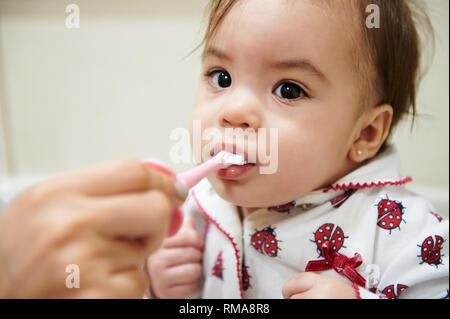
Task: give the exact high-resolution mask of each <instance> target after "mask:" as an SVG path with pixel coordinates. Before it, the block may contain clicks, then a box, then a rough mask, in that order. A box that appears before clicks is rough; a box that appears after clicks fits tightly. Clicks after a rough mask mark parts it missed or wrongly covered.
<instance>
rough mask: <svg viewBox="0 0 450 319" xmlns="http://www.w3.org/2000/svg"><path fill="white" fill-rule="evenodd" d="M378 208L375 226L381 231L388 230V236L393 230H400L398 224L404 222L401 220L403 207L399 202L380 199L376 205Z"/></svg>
mask: <svg viewBox="0 0 450 319" xmlns="http://www.w3.org/2000/svg"><path fill="white" fill-rule="evenodd" d="M376 206H377V208H378V222H377V225H378V226H380V227H381V228H383V229H387V230H389V234H391V231H392V230H393V229H396V228H398V229H400V223H401V222H402V221H403V222H404V223H406V221H405V220H404V219H403V210H404V209H405V207H404V206H403V205H402V203H401V202H399V201H396V200H391V199H389V197H387V195H386V198H385V199H382V200H380V201H379V202H378V204H377V205H376Z"/></svg>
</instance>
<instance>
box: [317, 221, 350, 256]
mask: <svg viewBox="0 0 450 319" xmlns="http://www.w3.org/2000/svg"><path fill="white" fill-rule="evenodd" d="M345 238H348V237H345V236H344V232H343V231H342V228H341V227H339V226H335V225H334V224H331V223H328V224H323V225H322V226H320V227H319V228H318V229H317V230H316V232H315V233H314V241H313V242H314V243H316V245H317V251H318V252H319V257H322V245H323V244H324V243H325V242H326V241H328V242H329V243H330V244H331V248H332V249H333V250H334V251H336V252H338V251H339V249H341V247H344V248H345V246H343V245H344V239H345Z"/></svg>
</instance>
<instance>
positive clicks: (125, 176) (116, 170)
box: [49, 160, 186, 200]
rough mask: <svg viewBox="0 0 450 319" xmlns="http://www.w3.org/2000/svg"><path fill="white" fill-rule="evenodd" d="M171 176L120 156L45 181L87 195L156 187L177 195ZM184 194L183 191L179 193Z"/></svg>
mask: <svg viewBox="0 0 450 319" xmlns="http://www.w3.org/2000/svg"><path fill="white" fill-rule="evenodd" d="M174 183H175V179H174V178H173V177H170V176H168V175H166V174H164V173H161V172H159V171H157V170H155V169H151V168H149V167H147V166H146V165H145V164H143V163H141V162H139V161H138V160H122V161H114V162H109V163H104V164H100V165H96V166H93V167H90V168H87V169H83V170H80V171H74V172H69V173H65V174H63V175H60V176H58V177H55V178H54V179H52V180H51V181H49V184H52V185H53V186H55V187H63V188H67V189H72V190H76V191H79V192H82V193H84V194H88V195H94V196H98V195H101V196H106V195H115V194H119V193H127V192H143V191H148V190H152V189H154V190H160V191H162V192H164V193H165V194H167V196H168V197H169V198H171V199H174V200H176V199H178V200H184V198H178V196H177V189H176V187H175V185H174ZM185 195H186V194H185V193H183V194H182V196H185Z"/></svg>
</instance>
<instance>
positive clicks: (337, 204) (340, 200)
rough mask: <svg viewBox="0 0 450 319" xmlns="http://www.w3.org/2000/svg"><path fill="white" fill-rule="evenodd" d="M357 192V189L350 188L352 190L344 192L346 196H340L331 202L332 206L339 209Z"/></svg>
mask: <svg viewBox="0 0 450 319" xmlns="http://www.w3.org/2000/svg"><path fill="white" fill-rule="evenodd" d="M356 191H357V190H356V189H353V188H350V189H348V190H346V191H345V192H344V194H342V195H339V196H338V197H336V198H333V199H332V200H331V201H330V202H331V205H332V206H333V207H334V208H339V207H340V206H341V205H342V204H344V202H345V201H346V200H347V199H349V197H350V196H352V195H353V193H354V192H356Z"/></svg>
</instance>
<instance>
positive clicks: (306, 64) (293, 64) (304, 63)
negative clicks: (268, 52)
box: [270, 59, 328, 81]
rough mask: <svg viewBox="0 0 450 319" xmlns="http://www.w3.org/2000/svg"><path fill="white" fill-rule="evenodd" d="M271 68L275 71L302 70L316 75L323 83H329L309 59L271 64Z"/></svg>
mask: <svg viewBox="0 0 450 319" xmlns="http://www.w3.org/2000/svg"><path fill="white" fill-rule="evenodd" d="M270 66H271V67H272V68H274V69H300V70H302V71H306V72H309V73H312V74H313V75H316V76H317V77H319V78H320V79H321V80H323V81H328V79H327V78H326V76H325V75H324V74H323V72H321V71H320V70H319V69H318V68H316V67H315V66H314V64H312V62H310V61H309V60H307V59H299V60H295V59H294V60H287V61H280V62H273V63H270Z"/></svg>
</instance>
